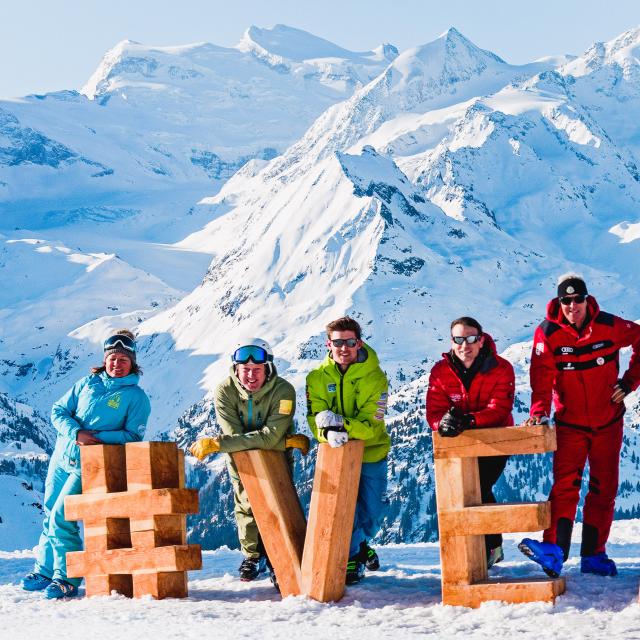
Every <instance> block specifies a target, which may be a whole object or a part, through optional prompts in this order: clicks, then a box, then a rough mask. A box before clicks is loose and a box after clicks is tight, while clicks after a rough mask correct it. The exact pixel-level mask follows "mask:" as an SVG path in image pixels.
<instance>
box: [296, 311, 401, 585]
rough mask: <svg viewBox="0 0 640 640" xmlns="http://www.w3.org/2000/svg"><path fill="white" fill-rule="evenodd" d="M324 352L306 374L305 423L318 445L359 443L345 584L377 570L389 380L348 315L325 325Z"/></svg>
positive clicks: (383, 502)
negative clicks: (357, 481) (366, 571)
mask: <svg viewBox="0 0 640 640" xmlns="http://www.w3.org/2000/svg"><path fill="white" fill-rule="evenodd" d="M327 347H328V348H329V353H328V354H327V357H326V358H325V359H324V361H323V363H322V364H321V365H320V366H319V367H318V368H317V369H314V370H313V371H311V372H310V373H309V375H308V376H307V420H308V422H309V426H310V427H311V431H312V433H313V435H314V436H315V437H316V439H317V440H318V441H319V442H326V443H328V444H329V445H330V446H331V447H340V446H342V445H344V444H345V443H346V442H348V440H349V439H352V440H364V456H363V463H362V471H361V474H360V485H359V488H358V501H357V504H356V513H355V518H354V523H353V533H352V535H351V545H350V549H349V562H348V564H347V584H353V583H355V582H359V581H360V580H361V579H362V578H363V577H364V569H365V566H366V567H367V568H368V569H369V570H370V571H375V570H377V569H378V568H379V567H380V562H379V559H378V555H377V554H376V552H375V551H374V550H373V549H372V548H371V547H370V546H369V542H368V541H369V540H370V539H371V538H372V537H373V536H374V535H375V534H376V533H377V532H378V530H379V528H380V523H381V522H382V518H383V517H384V513H385V510H386V506H387V499H386V492H387V454H388V453H389V449H390V447H391V439H390V438H389V434H388V433H387V429H386V427H385V424H384V414H385V411H386V408H387V396H388V387H389V384H388V381H387V377H386V375H385V374H384V372H383V371H382V369H381V368H380V364H379V361H378V356H377V355H376V352H375V351H374V350H373V349H372V348H371V347H370V346H369V345H367V344H365V343H364V342H363V341H362V339H361V329H360V325H359V324H358V323H357V322H356V321H355V320H354V319H353V318H349V317H344V318H339V319H338V320H334V321H333V322H330V323H329V324H328V325H327Z"/></svg>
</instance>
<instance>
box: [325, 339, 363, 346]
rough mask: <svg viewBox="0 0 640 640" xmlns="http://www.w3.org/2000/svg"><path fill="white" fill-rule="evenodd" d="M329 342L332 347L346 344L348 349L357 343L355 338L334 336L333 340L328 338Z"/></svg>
mask: <svg viewBox="0 0 640 640" xmlns="http://www.w3.org/2000/svg"><path fill="white" fill-rule="evenodd" d="M330 342H331V344H332V345H333V346H334V347H342V346H343V345H346V346H347V347H349V348H350V349H353V347H355V346H356V345H357V344H358V340H357V338H346V339H344V338H336V339H335V340H330Z"/></svg>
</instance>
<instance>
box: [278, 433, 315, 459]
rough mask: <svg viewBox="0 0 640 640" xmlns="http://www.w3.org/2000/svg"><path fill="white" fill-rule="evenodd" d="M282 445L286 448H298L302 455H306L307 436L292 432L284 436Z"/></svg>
mask: <svg viewBox="0 0 640 640" xmlns="http://www.w3.org/2000/svg"><path fill="white" fill-rule="evenodd" d="M284 446H285V447H286V448H287V449H300V451H301V452H302V455H303V456H306V455H307V453H309V438H307V436H305V435H302V434H301V433H294V434H293V435H289V436H286V438H285V439H284Z"/></svg>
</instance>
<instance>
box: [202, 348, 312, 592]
mask: <svg viewBox="0 0 640 640" xmlns="http://www.w3.org/2000/svg"><path fill="white" fill-rule="evenodd" d="M232 361H233V366H232V368H231V372H230V375H229V376H228V377H227V378H226V379H225V380H224V381H223V382H222V383H220V384H219V385H218V387H217V388H216V391H215V396H214V404H215V408H216V418H217V422H218V425H219V426H220V429H221V430H222V434H221V435H219V436H218V437H216V438H202V439H200V440H198V441H197V442H196V443H195V444H194V445H192V447H191V449H190V451H191V453H192V454H193V455H194V456H196V457H197V458H199V459H200V460H202V459H203V458H205V457H206V456H207V455H209V454H211V453H217V452H222V453H227V454H229V453H234V452H235V451H246V450H247V449H271V450H275V451H285V449H291V448H297V449H300V450H302V452H303V454H305V455H306V453H307V452H308V450H309V440H308V438H307V437H306V436H303V435H299V434H298V435H295V434H293V414H294V412H295V406H296V392H295V389H294V388H293V386H292V385H291V384H289V383H288V382H287V381H286V380H285V379H284V378H281V377H280V376H278V375H277V372H276V368H275V365H274V364H273V352H272V350H271V347H270V346H269V344H268V343H267V342H266V341H265V340H262V339H261V338H254V339H251V340H249V341H247V343H246V344H242V346H240V347H238V348H237V349H236V350H235V352H234V354H233V356H232ZM286 454H287V461H288V463H289V468H290V470H291V472H293V459H292V457H291V455H290V451H287V452H286ZM227 469H228V471H229V476H230V478H231V484H232V485H233V499H234V505H235V517H236V523H237V525H238V537H239V541H240V548H241V550H242V553H243V555H244V556H245V557H244V560H243V561H242V564H241V565H240V569H239V573H240V579H241V580H243V581H250V580H255V579H256V578H257V577H258V576H259V575H260V574H261V573H263V572H264V571H265V570H266V568H267V563H268V560H267V557H266V554H265V551H264V547H263V545H262V541H261V539H260V534H259V532H258V525H257V524H256V521H255V518H254V517H253V512H252V511H251V505H250V503H249V498H248V497H247V493H246V491H245V489H244V487H243V486H242V482H241V481H240V476H239V475H238V470H237V468H236V465H235V464H234V462H233V458H232V457H231V456H230V455H229V456H227ZM269 569H271V567H269ZM272 580H273V581H274V584H276V582H275V576H274V575H273V573H272Z"/></svg>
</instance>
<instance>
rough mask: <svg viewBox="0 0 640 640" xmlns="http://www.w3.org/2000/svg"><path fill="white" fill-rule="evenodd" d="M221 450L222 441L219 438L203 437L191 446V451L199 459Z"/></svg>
mask: <svg viewBox="0 0 640 640" xmlns="http://www.w3.org/2000/svg"><path fill="white" fill-rule="evenodd" d="M218 451H220V442H219V441H218V439H217V438H201V439H200V440H196V442H194V443H193V444H192V445H191V446H190V447H189V452H190V453H191V455H192V456H195V457H196V458H198V460H204V459H205V458H206V457H207V456H208V455H209V454H211V453H218Z"/></svg>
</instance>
